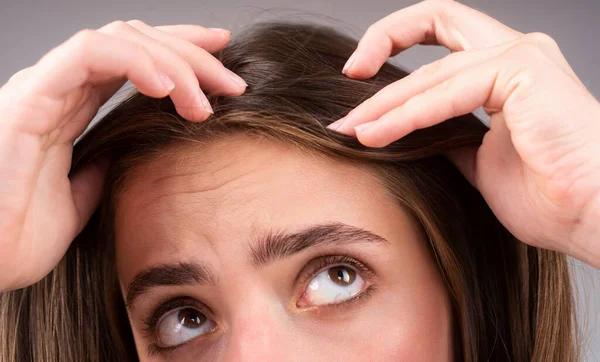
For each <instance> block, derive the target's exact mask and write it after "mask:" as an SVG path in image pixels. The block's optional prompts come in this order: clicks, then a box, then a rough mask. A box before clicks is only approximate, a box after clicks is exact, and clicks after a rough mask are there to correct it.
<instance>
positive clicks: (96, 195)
mask: <svg viewBox="0 0 600 362" xmlns="http://www.w3.org/2000/svg"><path fill="white" fill-rule="evenodd" d="M109 164H110V162H109V160H108V158H100V159H98V160H96V161H94V162H92V163H90V164H88V165H86V166H84V167H83V168H82V169H81V170H79V171H77V172H76V173H75V174H74V175H73V177H72V178H71V193H72V195H73V202H74V204H75V208H76V210H77V213H78V214H79V228H78V231H77V233H78V234H79V233H80V232H81V230H83V228H84V227H85V225H86V224H87V222H88V220H89V219H90V217H91V216H92V214H93V213H94V211H95V210H96V207H98V204H99V203H100V198H101V197H102V188H103V186H104V182H105V180H106V172H107V171H108V166H109Z"/></svg>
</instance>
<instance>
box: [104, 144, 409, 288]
mask: <svg viewBox="0 0 600 362" xmlns="http://www.w3.org/2000/svg"><path fill="white" fill-rule="evenodd" d="M403 216H404V217H403ZM390 219H395V220H396V222H395V223H394V224H396V226H397V227H398V226H400V227H401V226H402V224H403V222H406V221H402V220H405V219H406V217H405V215H404V214H403V211H402V210H401V209H400V207H399V206H398V205H397V202H396V201H394V200H392V199H391V198H390V197H389V196H388V194H387V192H386V189H385V187H384V186H383V184H381V183H380V182H379V180H378V179H377V177H376V176H374V174H373V173H372V171H370V169H369V168H368V167H366V166H365V165H358V164H353V163H351V162H347V161H344V162H342V161H340V160H333V159H329V158H326V157H319V156H316V155H312V154H309V153H306V152H300V151H299V150H298V149H297V148H294V147H293V146H290V145H285V144H281V143H278V142H275V141H271V140H267V139H259V138H255V137H249V136H234V137H231V138H228V139H225V140H220V141H216V142H212V143H210V144H204V145H193V144H190V145H185V146H182V147H178V148H177V149H173V150H170V151H165V153H164V156H161V157H159V158H157V159H155V160H153V161H152V162H150V163H148V164H147V165H144V166H143V167H142V168H140V169H139V170H138V172H136V173H135V175H134V176H132V177H131V178H130V179H129V180H128V181H127V186H126V188H125V189H124V192H123V194H122V196H121V197H120V198H119V200H117V205H116V220H115V227H116V237H117V263H118V265H119V264H121V265H122V264H127V265H128V267H127V268H126V269H127V270H129V271H131V272H133V270H134V269H137V268H135V267H134V268H132V267H131V266H132V265H131V264H132V263H134V264H140V265H148V264H154V263H164V262H167V261H173V259H175V260H177V259H181V257H182V256H185V257H186V258H194V257H199V258H204V259H206V258H222V257H223V256H224V255H228V257H230V258H233V257H234V256H236V255H237V256H238V257H239V258H240V259H243V255H245V253H244V245H245V244H248V242H249V241H250V237H251V235H253V234H256V233H260V232H261V231H267V230H273V229H275V230H288V231H292V232H293V231H294V230H296V229H300V228H302V227H305V226H307V225H312V224H315V223H322V222H328V221H341V222H345V223H348V224H350V225H365V224H366V225H369V228H376V229H378V232H379V233H380V234H385V233H390V234H391V233H393V232H394V231H393V230H391V227H390V224H392V223H390V222H389V220H390ZM382 236H384V237H385V235H382ZM133 256H135V258H134V257H133ZM239 261H240V262H242V260H239ZM119 269H122V268H119ZM123 272H125V271H123ZM127 273H129V272H127ZM120 274H122V273H121V272H120ZM122 277H123V278H122V279H127V277H126V276H125V275H122Z"/></svg>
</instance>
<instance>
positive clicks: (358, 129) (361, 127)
mask: <svg viewBox="0 0 600 362" xmlns="http://www.w3.org/2000/svg"><path fill="white" fill-rule="evenodd" d="M375 123H377V121H371V122H367V123H363V124H359V125H358V126H354V131H356V133H359V132H361V133H362V132H364V131H365V130H366V129H368V128H371V127H372V126H373V125H374V124H375Z"/></svg>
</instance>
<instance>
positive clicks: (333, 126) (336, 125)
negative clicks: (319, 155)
mask: <svg viewBox="0 0 600 362" xmlns="http://www.w3.org/2000/svg"><path fill="white" fill-rule="evenodd" d="M346 119H348V116H345V117H343V118H340V119H338V120H337V121H335V122H333V123H330V124H329V125H328V126H327V127H326V128H329V129H332V130H334V131H337V130H338V128H340V127H341V126H342V125H343V124H344V122H346Z"/></svg>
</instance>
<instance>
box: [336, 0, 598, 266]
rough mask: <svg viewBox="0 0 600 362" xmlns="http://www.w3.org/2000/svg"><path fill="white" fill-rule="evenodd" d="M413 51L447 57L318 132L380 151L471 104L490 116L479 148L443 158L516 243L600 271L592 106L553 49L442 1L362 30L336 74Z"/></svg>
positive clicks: (372, 68)
mask: <svg viewBox="0 0 600 362" xmlns="http://www.w3.org/2000/svg"><path fill="white" fill-rule="evenodd" d="M418 43H421V44H439V45H443V46H445V47H447V48H449V49H450V50H451V51H452V54H450V55H448V56H446V57H445V58H443V59H441V60H438V61H436V62H434V63H432V64H429V65H426V66H424V67H421V68H420V69H418V70H417V71H415V72H414V73H412V74H410V75H409V76H407V77H405V78H404V79H401V80H399V81H397V82H395V83H392V84H390V85H388V86H387V87H385V88H384V89H382V90H381V91H380V92H378V93H377V94H375V95H374V96H373V97H371V98H370V99H368V100H366V101H365V102H364V103H363V104H361V105H359V106H358V107H357V108H355V109H354V110H352V111H351V112H350V113H349V114H348V115H347V116H346V117H344V118H342V119H341V120H339V121H336V122H334V123H332V124H331V125H329V128H332V129H336V130H337V131H338V132H341V133H345V134H349V135H356V137H357V138H358V140H359V141H360V142H361V143H363V144H364V145H366V146H371V147H382V146H385V145H387V144H389V143H391V142H393V141H395V140H398V139H399V138H401V137H403V136H405V135H406V134H408V133H410V132H412V131H413V130H416V129H420V128H424V127H429V126H432V125H435V124H437V123H440V122H443V121H444V120H447V119H449V118H452V117H455V116H459V115H463V114H467V113H469V112H472V111H474V110H476V109H477V108H479V107H481V106H483V107H484V110H486V112H487V113H488V114H489V115H490V116H491V119H490V131H489V132H487V134H486V135H485V137H484V139H483V142H482V144H481V146H480V147H478V148H469V149H459V150H455V151H453V152H451V153H450V154H448V155H447V156H448V157H449V158H450V160H451V161H453V162H454V163H455V165H456V166H457V167H458V169H459V170H461V172H462V173H463V174H464V175H465V177H466V178H467V179H468V180H469V181H470V182H471V183H472V184H473V185H474V186H475V187H476V188H478V189H479V191H480V192H481V194H482V195H483V197H484V198H485V199H486V201H487V203H488V204H489V205H490V207H491V209H492V211H493V212H494V213H495V215H496V216H497V217H498V219H499V220H500V221H501V222H502V223H503V224H504V225H505V226H506V227H507V229H508V230H509V231H511V232H512V233H513V234H514V235H515V236H516V237H518V238H519V239H520V240H522V241H523V242H525V243H528V244H530V245H533V246H537V247H543V248H548V249H552V250H556V251H560V252H563V253H567V254H569V255H571V256H574V257H577V258H579V259H581V260H583V261H585V262H587V263H590V264H592V265H594V266H596V267H600V157H599V155H600V104H599V103H598V102H597V101H596V99H595V98H594V97H593V96H592V95H591V94H590V93H589V92H588V91H587V90H586V88H585V87H584V85H583V84H582V83H581V81H580V80H579V79H578V78H577V76H576V75H575V73H574V72H573V70H572V69H571V67H570V66H569V64H568V63H567V61H566V60H565V58H564V57H563V55H562V54H561V52H560V49H559V47H558V46H557V44H556V43H555V42H554V41H553V40H552V39H551V38H550V37H549V36H547V35H545V34H541V33H533V34H521V33H519V32H517V31H515V30H513V29H510V28H508V27H506V26H504V25H502V24H501V23H499V22H497V21H496V20H494V19H492V18H489V17H488V16H486V15H484V14H482V13H480V12H478V11H475V10H473V9H471V8H468V7H466V6H464V5H461V4H459V3H456V2H453V1H425V2H421V3H419V4H416V5H413V6H411V7H408V8H406V9H403V10H400V11H398V12H396V13H393V14H391V15H389V16H388V17H386V18H384V19H382V20H380V21H379V22H377V23H375V24H373V25H372V26H371V27H369V29H368V31H367V32H366V33H365V35H364V36H363V38H362V39H361V40H360V42H359V45H358V48H357V50H356V51H355V53H354V54H353V56H351V57H350V59H349V61H348V63H347V65H346V67H345V69H344V72H345V74H346V75H348V76H349V77H353V78H368V77H371V76H373V75H375V73H376V72H377V71H378V70H379V68H380V67H381V65H382V64H383V63H384V62H385V61H386V60H387V58H388V57H389V56H390V54H396V53H398V52H399V51H401V50H403V49H406V48H409V47H410V46H412V45H415V44H418ZM482 242H485V240H482Z"/></svg>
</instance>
